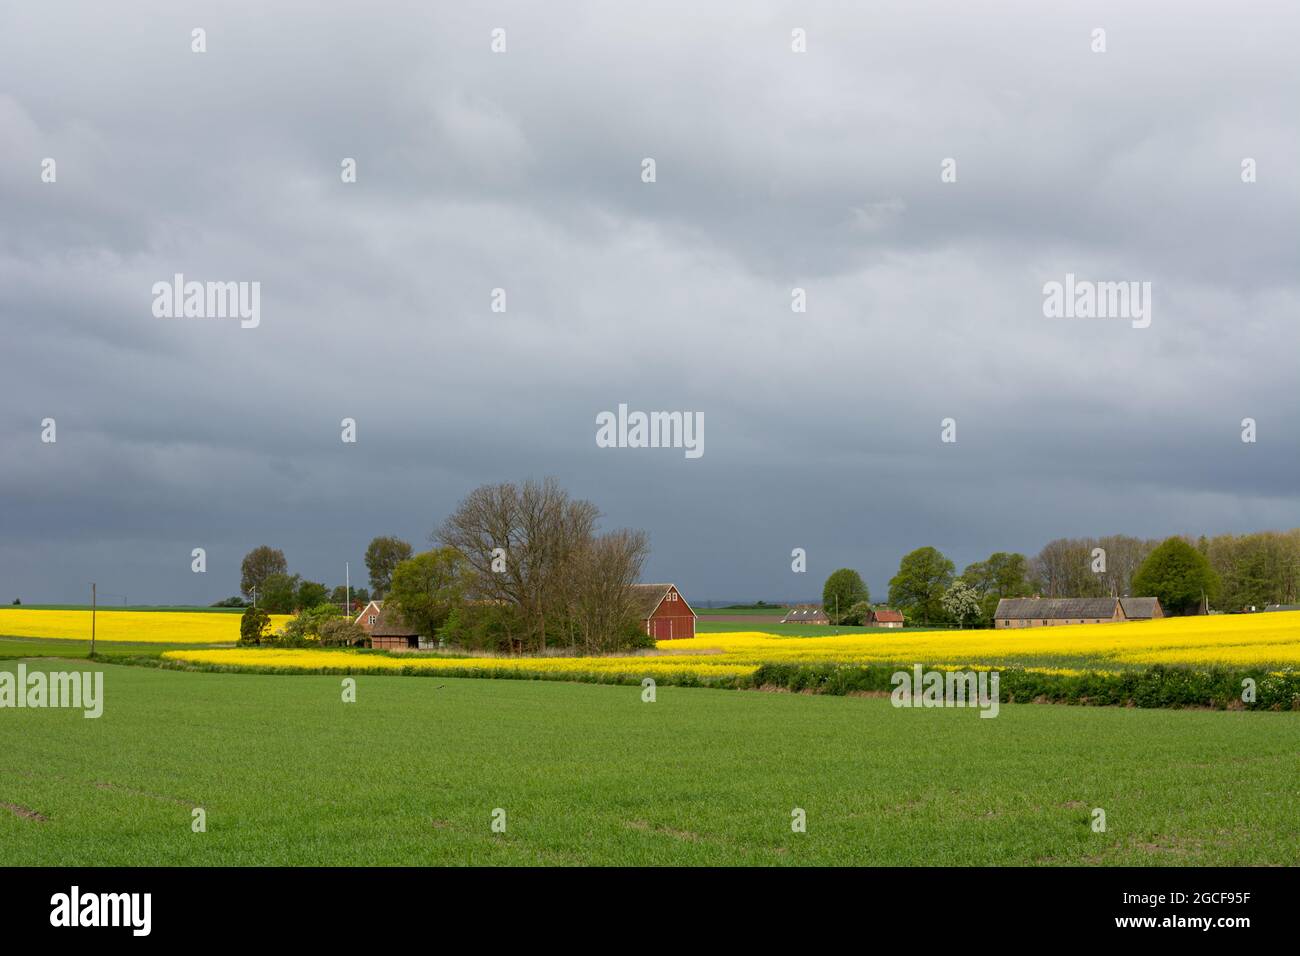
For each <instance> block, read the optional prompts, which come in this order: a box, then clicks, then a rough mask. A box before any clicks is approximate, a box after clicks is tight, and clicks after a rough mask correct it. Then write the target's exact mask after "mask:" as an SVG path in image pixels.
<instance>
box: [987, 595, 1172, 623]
mask: <svg viewBox="0 0 1300 956" xmlns="http://www.w3.org/2000/svg"><path fill="white" fill-rule="evenodd" d="M1130 609H1131V610H1132V612H1133V613H1132V614H1131V615H1130V614H1129V613H1127V611H1128V610H1130ZM1153 617H1164V609H1163V608H1161V607H1160V602H1159V600H1157V599H1156V598H1142V597H1139V598H1114V597H1106V598H1037V597H1032V598H1002V599H1001V600H1000V601H998V609H997V610H996V611H994V612H993V626H994V627H1050V626H1052V625H1053V624H1104V623H1106V622H1108V621H1128V620H1137V621H1141V620H1150V619H1151V618H1153Z"/></svg>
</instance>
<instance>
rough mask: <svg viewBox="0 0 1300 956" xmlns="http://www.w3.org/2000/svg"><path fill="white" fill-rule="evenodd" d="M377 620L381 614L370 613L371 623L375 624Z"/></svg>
mask: <svg viewBox="0 0 1300 956" xmlns="http://www.w3.org/2000/svg"><path fill="white" fill-rule="evenodd" d="M377 620H379V616H378V615H376V614H372V615H370V623H371V624H374V623H375V621H377Z"/></svg>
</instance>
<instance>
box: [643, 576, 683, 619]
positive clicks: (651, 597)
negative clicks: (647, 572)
mask: <svg viewBox="0 0 1300 956" xmlns="http://www.w3.org/2000/svg"><path fill="white" fill-rule="evenodd" d="M673 589H676V590H677V595H678V597H681V593H682V592H681V589H680V588H678V587H677V585H675V584H634V585H632V596H633V600H635V601H636V607H637V613H639V614H640V615H641V617H642V619H645V618H648V617H649V616H650V615H651V614H653V613H654V612H655V611H656V610H657V609H658V607H659V605H660V604H662V603H663V600H664V598H666V597H667V596H668V592H669V591H671V590H673ZM681 603H682V604H686V599H685V598H681ZM686 610H688V611H690V612H691V614H692V616H694V614H695V609H694V608H693V607H691V606H690V605H689V604H686Z"/></svg>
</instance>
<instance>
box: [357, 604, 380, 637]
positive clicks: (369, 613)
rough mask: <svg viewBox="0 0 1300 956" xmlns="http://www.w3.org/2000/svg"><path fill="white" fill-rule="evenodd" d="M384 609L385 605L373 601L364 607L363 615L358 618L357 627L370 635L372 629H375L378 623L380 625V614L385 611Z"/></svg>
mask: <svg viewBox="0 0 1300 956" xmlns="http://www.w3.org/2000/svg"><path fill="white" fill-rule="evenodd" d="M383 607H384V605H383V603H382V602H380V601H371V602H370V603H369V604H367V605H366V606H365V607H363V608H362V609H361V613H360V614H358V615H357V618H356V623H357V626H358V627H360V628H361V630H363V631H365V632H366V633H367V634H369V633H370V631H371V629H372V628H374V626H375V625H376V624H377V623H379V612H380V611H382V610H383Z"/></svg>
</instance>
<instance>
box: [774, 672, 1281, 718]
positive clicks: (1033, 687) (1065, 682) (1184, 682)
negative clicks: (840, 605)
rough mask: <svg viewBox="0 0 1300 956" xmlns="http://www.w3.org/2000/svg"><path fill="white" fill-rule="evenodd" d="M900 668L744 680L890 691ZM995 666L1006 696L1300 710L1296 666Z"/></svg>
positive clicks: (1012, 699)
mask: <svg viewBox="0 0 1300 956" xmlns="http://www.w3.org/2000/svg"><path fill="white" fill-rule="evenodd" d="M900 670H906V671H909V672H910V671H911V665H905V664H897V665H890V664H883V665H876V666H872V667H865V666H861V665H837V664H763V665H762V666H761V667H759V668H758V670H757V671H756V672H755V673H754V675H753V676H752V677H751V678H750V679H749V683H750V684H751V685H752V686H754V687H769V688H772V687H774V688H781V689H783V690H789V691H796V692H803V693H815V694H837V695H843V694H852V693H871V692H885V693H889V692H891V691H893V689H894V683H893V682H892V680H891V678H892V676H893V675H894V674H895V673H897V672H898V671H900ZM999 673H1000V675H1001V676H1000V678H999V691H1000V697H1001V700H1002V702H1003V703H1028V702H1046V703H1057V704H1091V705H1099V706H1107V705H1109V706H1121V707H1214V708H1218V709H1223V710H1226V709H1232V710H1243V709H1244V710H1300V672H1296V671H1286V672H1283V673H1282V674H1280V675H1278V674H1270V673H1268V672H1266V671H1249V670H1227V669H1223V668H1211V669H1209V670H1197V669H1195V668H1188V667H1166V666H1163V665H1155V666H1152V667H1149V668H1147V669H1146V670H1142V671H1121V672H1098V671H1089V672H1087V673H1083V674H1044V673H1038V672H1035V671H1028V670H1023V669H1019V668H1008V669H1006V670H1001V671H999ZM1248 679H1249V680H1253V681H1254V682H1255V699H1254V700H1253V701H1243V700H1242V695H1243V689H1244V687H1245V686H1246V683H1245V682H1246V681H1247V680H1248Z"/></svg>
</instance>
